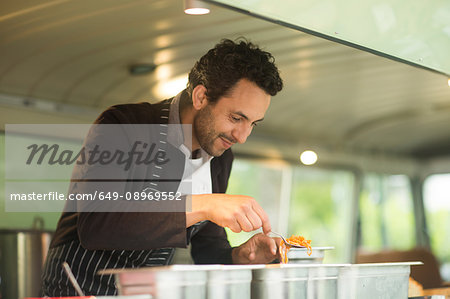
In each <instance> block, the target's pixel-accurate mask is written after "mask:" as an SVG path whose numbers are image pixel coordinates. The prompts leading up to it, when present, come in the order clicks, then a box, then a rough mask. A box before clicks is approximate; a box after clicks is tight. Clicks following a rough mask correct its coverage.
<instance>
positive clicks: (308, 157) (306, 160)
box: [300, 151, 317, 165]
mask: <svg viewBox="0 0 450 299" xmlns="http://www.w3.org/2000/svg"><path fill="white" fill-rule="evenodd" d="M300 161H301V162H302V163H303V164H305V165H313V164H314V163H316V162H317V154H316V153H315V152H313V151H304V152H303V153H302V154H301V155H300Z"/></svg>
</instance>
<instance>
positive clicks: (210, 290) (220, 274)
mask: <svg viewBox="0 0 450 299" xmlns="http://www.w3.org/2000/svg"><path fill="white" fill-rule="evenodd" d="M257 268H264V265H222V266H219V267H217V269H210V270H208V271H207V273H208V282H207V296H206V297H207V298H208V299H247V298H250V292H251V282H252V269H257Z"/></svg>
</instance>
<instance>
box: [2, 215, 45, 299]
mask: <svg viewBox="0 0 450 299" xmlns="http://www.w3.org/2000/svg"><path fill="white" fill-rule="evenodd" d="M42 227H43V220H42V218H36V219H35V222H34V225H33V229H29V230H22V229H2V230H0V286H1V288H0V298H2V299H16V298H23V297H38V296H39V295H40V293H41V274H42V269H43V265H44V262H45V258H46V256H47V251H48V247H49V245H50V240H51V237H52V233H51V232H49V231H43V230H42Z"/></svg>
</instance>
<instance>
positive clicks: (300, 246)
mask: <svg viewBox="0 0 450 299" xmlns="http://www.w3.org/2000/svg"><path fill="white" fill-rule="evenodd" d="M271 233H272V234H274V235H277V236H279V237H280V238H281V239H282V240H283V242H284V244H286V245H287V246H290V247H293V248H306V247H305V246H302V245H297V244H292V243H289V242H288V241H286V239H285V238H284V237H283V236H282V235H281V234H279V233H277V232H274V231H271Z"/></svg>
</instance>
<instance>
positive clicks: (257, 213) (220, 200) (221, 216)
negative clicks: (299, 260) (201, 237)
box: [186, 193, 271, 233]
mask: <svg viewBox="0 0 450 299" xmlns="http://www.w3.org/2000/svg"><path fill="white" fill-rule="evenodd" d="M202 220H210V221H212V222H214V223H216V224H217V225H220V226H222V227H228V228H230V229H231V230H232V231H233V232H236V233H238V232H241V231H246V232H250V231H253V230H256V229H258V228H260V227H262V228H263V231H264V233H269V232H270V231H271V226H270V221H269V217H268V216H267V214H266V212H265V211H264V210H263V208H262V207H261V206H260V205H259V204H258V203H257V202H256V200H255V199H254V198H253V197H250V196H245V195H229V194H223V193H214V194H199V195H192V211H191V212H187V213H186V226H187V227H189V226H191V225H193V224H195V223H197V222H199V221H202Z"/></svg>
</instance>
